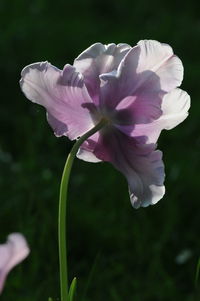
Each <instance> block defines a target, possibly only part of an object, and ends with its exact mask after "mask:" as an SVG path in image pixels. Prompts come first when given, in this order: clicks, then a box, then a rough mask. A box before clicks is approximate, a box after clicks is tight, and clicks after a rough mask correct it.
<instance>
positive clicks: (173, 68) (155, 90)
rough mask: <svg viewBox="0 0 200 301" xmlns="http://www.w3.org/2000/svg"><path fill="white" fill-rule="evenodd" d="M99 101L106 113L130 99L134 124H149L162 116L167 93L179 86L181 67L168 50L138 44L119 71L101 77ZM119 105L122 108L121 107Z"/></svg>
mask: <svg viewBox="0 0 200 301" xmlns="http://www.w3.org/2000/svg"><path fill="white" fill-rule="evenodd" d="M100 78H101V80H102V85H101V91H100V93H101V95H100V101H101V103H102V106H105V107H107V109H108V111H109V110H113V109H114V108H116V107H117V106H119V105H120V103H121V102H122V103H123V105H124V99H127V98H130V97H132V106H131V108H132V111H134V116H136V119H137V120H136V119H135V120H136V123H144V122H145V123H148V122H150V121H152V119H157V118H159V117H160V115H161V110H160V106H161V103H162V98H163V96H164V95H165V94H166V92H168V91H171V90H172V89H174V88H175V87H177V86H178V85H180V84H181V81H182V78H183V66H182V63H181V61H180V59H179V58H177V57H176V56H174V54H173V51H172V49H171V47H170V46H168V45H166V44H161V43H159V42H157V41H146V40H145V41H140V42H139V43H138V46H136V47H133V48H132V49H131V50H130V51H129V52H128V53H127V54H126V55H125V57H124V58H123V59H122V61H121V63H120V65H119V67H118V70H117V71H114V72H113V71H112V72H110V73H105V74H102V75H101V76H100ZM123 105H121V107H123Z"/></svg>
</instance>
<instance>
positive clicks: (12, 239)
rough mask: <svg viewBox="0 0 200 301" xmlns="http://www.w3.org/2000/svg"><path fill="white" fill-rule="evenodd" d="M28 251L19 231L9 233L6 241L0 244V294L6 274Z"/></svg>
mask: <svg viewBox="0 0 200 301" xmlns="http://www.w3.org/2000/svg"><path fill="white" fill-rule="evenodd" d="M29 252H30V250H29V247H28V245H27V242H26V240H25V238H24V236H23V235H22V234H20V233H13V234H10V235H9V236H8V240H7V242H6V243H5V244H1V245H0V294H1V292H2V290H3V287H4V283H5V280H6V277H7V274H8V273H9V272H10V270H11V269H12V268H13V267H14V266H15V265H17V264H18V263H20V262H21V261H22V260H24V259H25V258H26V257H27V256H28V254H29Z"/></svg>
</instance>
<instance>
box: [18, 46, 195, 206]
mask: <svg viewBox="0 0 200 301" xmlns="http://www.w3.org/2000/svg"><path fill="white" fill-rule="evenodd" d="M182 79H183V65H182V62H181V60H180V59H179V58H178V57H177V56H176V55H174V53H173V50H172V48H171V47H170V46H169V45H167V44H163V43H159V42H157V41H153V40H143V41H140V42H139V43H138V44H137V45H136V46H135V47H131V46H129V45H127V44H118V45H115V44H113V43H112V44H109V45H102V44H101V43H96V44H94V45H92V46H91V47H89V48H88V49H86V50H85V51H84V52H83V53H81V54H80V55H79V56H78V58H76V59H75V61H74V64H73V65H69V64H67V65H65V67H64V69H63V70H59V69H57V68H56V67H54V66H53V65H51V64H50V63H48V62H41V63H34V64H31V65H29V66H27V67H25V68H24V69H23V70H22V79H21V81H20V84H21V89H22V91H23V92H24V94H25V95H26V97H27V98H28V99H30V100H31V101H33V102H36V103H38V104H40V105H42V106H44V107H45V108H46V110H47V119H48V122H49V124H50V125H51V127H52V128H53V130H54V133H55V135H56V136H62V135H64V136H67V137H68V138H69V139H71V140H74V139H77V138H78V137H80V136H82V135H84V134H85V133H86V132H87V131H89V130H90V129H91V128H93V127H94V126H95V125H96V124H97V123H98V122H99V121H100V120H101V119H102V118H104V119H106V120H107V124H106V126H105V128H104V129H102V130H101V131H99V132H97V133H95V134H94V135H92V136H91V137H89V138H88V139H87V140H86V141H85V142H84V143H83V144H82V146H81V147H80V149H79V152H78V154H77V156H78V158H80V159H83V160H85V161H89V162H99V161H107V162H110V163H112V164H113V166H114V167H115V168H117V169H118V170H119V171H121V172H122V173H123V174H124V175H125V177H126V178H127V181H128V184H129V191H130V199H131V202H132V204H133V206H134V207H135V208H139V207H140V206H143V207H146V206H148V205H150V204H155V203H157V202H158V201H159V200H160V199H161V198H162V197H163V195H164V192H165V189H164V184H163V182H164V177H165V174H164V165H163V162H162V153H161V152H160V151H158V150H156V143H157V140H158V137H159V135H160V133H161V131H162V130H163V129H171V128H173V127H175V126H176V125H178V124H179V123H181V122H182V121H183V120H184V119H185V118H186V117H187V115H188V109H189V107H190V97H189V95H188V94H187V93H186V92H185V91H183V90H181V89H179V88H177V87H179V86H180V85H181V82H182Z"/></svg>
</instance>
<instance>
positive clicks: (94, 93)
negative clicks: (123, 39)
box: [74, 43, 131, 104]
mask: <svg viewBox="0 0 200 301" xmlns="http://www.w3.org/2000/svg"><path fill="white" fill-rule="evenodd" d="M130 48H131V47H130V46H129V45H127V44H118V45H115V44H113V43H112V44H108V45H103V44H101V43H96V44H94V45H92V46H90V47H89V48H88V49H86V50H85V51H84V52H82V53H81V54H80V55H79V56H78V57H77V58H76V59H75V61H74V66H75V67H76V69H77V70H78V71H79V72H80V73H82V74H83V76H84V82H85V84H86V87H87V89H88V91H89V94H90V96H91V97H92V99H93V100H94V101H95V103H96V104H98V102H99V88H100V79H99V75H100V74H102V73H107V72H110V71H112V70H115V69H117V67H118V65H119V63H120V62H121V60H122V58H123V57H124V56H125V54H126V53H127V52H128V50H129V49H130Z"/></svg>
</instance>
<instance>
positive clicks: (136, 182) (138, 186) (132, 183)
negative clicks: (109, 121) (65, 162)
mask: <svg viewBox="0 0 200 301" xmlns="http://www.w3.org/2000/svg"><path fill="white" fill-rule="evenodd" d="M91 138H92V137H91ZM92 141H93V143H91V144H90V148H88V149H87V155H89V152H91V153H92V156H93V158H94V156H95V158H98V159H99V160H102V161H107V162H110V163H112V164H113V165H114V167H115V168H117V169H118V170H119V171H121V172H122V173H123V174H124V175H125V177H126V178H127V181H128V184H129V190H130V199H131V203H132V205H133V206H134V207H135V208H139V207H146V206H148V205H151V204H155V203H157V202H158V201H159V200H160V199H161V198H162V197H163V195H164V193H165V188H164V186H163V182H164V177H165V174H164V165H163V162H162V153H161V152H160V151H155V147H156V145H155V144H141V141H139V142H138V141H137V140H136V139H134V138H130V137H128V136H127V135H125V134H123V133H121V132H120V131H118V130H117V129H114V128H112V127H111V128H105V129H103V130H102V131H101V132H100V134H99V136H98V139H97V137H94V138H92ZM83 159H84V158H83ZM86 161H87V158H86ZM88 161H89V160H88Z"/></svg>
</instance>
